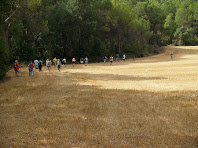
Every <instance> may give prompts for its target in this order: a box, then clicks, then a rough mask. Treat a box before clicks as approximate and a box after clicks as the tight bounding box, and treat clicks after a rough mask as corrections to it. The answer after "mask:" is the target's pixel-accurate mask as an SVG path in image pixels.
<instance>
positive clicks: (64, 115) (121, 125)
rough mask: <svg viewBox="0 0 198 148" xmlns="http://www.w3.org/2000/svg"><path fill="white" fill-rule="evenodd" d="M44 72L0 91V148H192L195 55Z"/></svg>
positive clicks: (180, 52) (197, 112)
mask: <svg viewBox="0 0 198 148" xmlns="http://www.w3.org/2000/svg"><path fill="white" fill-rule="evenodd" d="M171 48H172V49H173V50H174V51H175V57H174V58H175V59H174V61H171V60H170V57H169V50H170V49H171ZM45 69H46V68H45V67H44V71H43V72H42V73H38V72H36V73H35V77H33V78H30V77H29V76H28V73H27V68H22V69H21V75H20V76H19V77H15V76H14V72H13V71H9V72H8V78H9V79H8V80H7V81H5V82H3V83H0V94H1V96H0V119H1V120H0V121H1V122H0V130H1V137H0V147H3V148H4V147H53V148H54V147H79V148H81V147H101V148H102V147H108V148H111V147H112V148H115V147H130V148H131V147H157V148H158V147H160V148H161V147H189V148H196V147H198V118H197V117H198V90H197V89H198V47H167V51H166V52H165V53H163V54H161V55H156V56H152V57H147V58H143V59H138V60H136V62H135V63H132V61H131V60H128V61H126V63H122V62H120V63H115V62H114V63H113V65H112V66H110V65H109V64H108V63H107V64H106V65H104V64H103V63H99V64H90V65H88V66H87V67H86V66H79V65H76V66H75V67H74V68H73V67H72V66H71V65H69V66H67V67H63V68H62V71H61V72H58V70H56V69H53V70H52V72H50V73H49V72H47V71H46V70H45Z"/></svg>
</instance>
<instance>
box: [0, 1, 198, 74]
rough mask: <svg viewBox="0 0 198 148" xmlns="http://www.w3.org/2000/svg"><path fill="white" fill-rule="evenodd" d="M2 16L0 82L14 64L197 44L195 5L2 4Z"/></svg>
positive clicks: (150, 51)
mask: <svg viewBox="0 0 198 148" xmlns="http://www.w3.org/2000/svg"><path fill="white" fill-rule="evenodd" d="M0 13H1V14H0V78H2V77H3V76H4V75H5V73H6V71H7V70H8V66H9V65H12V63H13V61H14V60H15V59H18V60H19V61H20V62H22V61H23V62H25V61H29V60H33V59H36V58H37V59H43V60H44V59H46V58H53V57H55V56H56V57H57V58H63V57H65V58H66V59H68V61H70V59H71V58H72V57H76V58H77V59H79V58H80V57H85V56H88V57H89V59H90V61H93V62H94V61H101V60H102V57H103V56H104V55H106V56H109V55H115V54H116V53H120V54H122V53H126V54H128V55H132V54H133V55H135V56H136V57H143V56H145V55H149V54H153V53H154V54H155V53H159V47H160V46H164V45H168V44H173V45H198V1H197V0H4V1H1V2H0Z"/></svg>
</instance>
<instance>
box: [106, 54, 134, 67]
mask: <svg viewBox="0 0 198 148" xmlns="http://www.w3.org/2000/svg"><path fill="white" fill-rule="evenodd" d="M107 59H108V58H107V56H104V58H103V60H104V63H106V62H107ZM119 60H120V55H119V54H116V61H117V62H119ZM125 60H126V55H125V54H123V56H122V61H123V62H125ZM132 60H133V61H134V62H135V56H134V55H132ZM109 62H110V65H112V63H113V56H112V55H111V56H110V57H109Z"/></svg>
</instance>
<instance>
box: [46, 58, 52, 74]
mask: <svg viewBox="0 0 198 148" xmlns="http://www.w3.org/2000/svg"><path fill="white" fill-rule="evenodd" d="M51 66H52V62H51V60H48V62H47V69H48V70H49V72H50V70H51Z"/></svg>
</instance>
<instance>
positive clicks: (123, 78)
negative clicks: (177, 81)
mask: <svg viewBox="0 0 198 148" xmlns="http://www.w3.org/2000/svg"><path fill="white" fill-rule="evenodd" d="M75 75H78V78H80V79H84V78H85V79H87V78H90V79H93V80H103V81H108V80H120V81H145V80H162V79H167V78H163V77H142V76H130V75H114V74H89V73H75ZM84 75H85V76H84Z"/></svg>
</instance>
